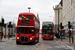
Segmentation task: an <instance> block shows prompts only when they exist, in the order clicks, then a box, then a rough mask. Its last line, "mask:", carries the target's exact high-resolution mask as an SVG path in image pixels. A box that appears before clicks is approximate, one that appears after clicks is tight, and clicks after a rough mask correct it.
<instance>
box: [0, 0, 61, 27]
mask: <svg viewBox="0 0 75 50" xmlns="http://www.w3.org/2000/svg"><path fill="white" fill-rule="evenodd" d="M60 1H61V0H0V18H1V16H2V17H3V18H4V19H5V23H7V22H9V21H12V22H15V23H17V19H15V18H18V14H19V13H21V12H28V7H31V10H30V12H31V13H34V14H35V15H37V13H38V14H39V18H40V24H42V22H43V21H53V18H54V16H55V15H54V10H53V6H55V5H57V4H59V2H60ZM49 16H50V17H49ZM13 20H14V21H13ZM53 22H54V21H53ZM40 26H41V25H40Z"/></svg>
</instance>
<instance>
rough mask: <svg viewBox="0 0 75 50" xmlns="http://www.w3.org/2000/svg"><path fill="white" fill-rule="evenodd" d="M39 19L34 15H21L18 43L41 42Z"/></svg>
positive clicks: (18, 24)
mask: <svg viewBox="0 0 75 50" xmlns="http://www.w3.org/2000/svg"><path fill="white" fill-rule="evenodd" d="M39 29H40V22H39V19H37V17H36V16H35V15H34V14H33V13H20V14H19V16H18V23H17V30H16V31H17V33H16V43H17V44H19V43H29V42H32V43H35V42H38V41H39Z"/></svg>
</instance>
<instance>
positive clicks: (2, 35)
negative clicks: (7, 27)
mask: <svg viewBox="0 0 75 50" xmlns="http://www.w3.org/2000/svg"><path fill="white" fill-rule="evenodd" d="M2 38H3V32H1V41H2Z"/></svg>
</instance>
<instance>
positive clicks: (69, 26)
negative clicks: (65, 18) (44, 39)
mask: <svg viewBox="0 0 75 50" xmlns="http://www.w3.org/2000/svg"><path fill="white" fill-rule="evenodd" d="M68 28H69V29H70V28H71V25H70V21H69V22H68Z"/></svg>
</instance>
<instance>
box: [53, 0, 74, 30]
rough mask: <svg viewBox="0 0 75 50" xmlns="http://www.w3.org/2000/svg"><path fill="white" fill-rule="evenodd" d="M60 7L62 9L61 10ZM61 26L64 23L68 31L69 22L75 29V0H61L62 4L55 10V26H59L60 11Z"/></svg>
mask: <svg viewBox="0 0 75 50" xmlns="http://www.w3.org/2000/svg"><path fill="white" fill-rule="evenodd" d="M58 7H61V9H59V8H58ZM57 8H58V9H59V24H60V23H61V22H62V25H63V26H64V29H68V22H69V21H70V23H71V25H73V26H74V27H75V0H61V2H60V3H59V4H58V5H57V6H55V7H54V8H53V9H54V11H55V25H58V9H57Z"/></svg>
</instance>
